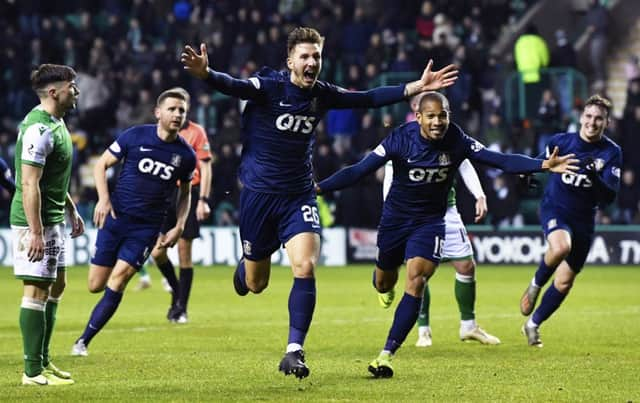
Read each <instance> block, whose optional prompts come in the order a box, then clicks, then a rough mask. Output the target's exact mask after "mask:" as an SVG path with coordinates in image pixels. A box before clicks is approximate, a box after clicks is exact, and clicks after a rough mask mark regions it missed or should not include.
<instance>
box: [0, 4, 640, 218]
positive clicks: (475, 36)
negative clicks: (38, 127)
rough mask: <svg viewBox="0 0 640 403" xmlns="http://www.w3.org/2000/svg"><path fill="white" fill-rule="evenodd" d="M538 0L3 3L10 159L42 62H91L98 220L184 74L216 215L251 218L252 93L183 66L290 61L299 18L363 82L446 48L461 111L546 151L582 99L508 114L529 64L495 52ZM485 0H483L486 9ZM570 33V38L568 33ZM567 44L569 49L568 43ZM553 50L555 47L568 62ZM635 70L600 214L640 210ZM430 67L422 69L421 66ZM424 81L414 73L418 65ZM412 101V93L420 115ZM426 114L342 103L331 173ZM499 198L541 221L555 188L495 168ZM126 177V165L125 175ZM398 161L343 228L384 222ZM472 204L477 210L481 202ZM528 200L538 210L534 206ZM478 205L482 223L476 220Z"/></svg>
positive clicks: (350, 79)
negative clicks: (186, 52) (133, 142)
mask: <svg viewBox="0 0 640 403" xmlns="http://www.w3.org/2000/svg"><path fill="white" fill-rule="evenodd" d="M532 3H535V0H519V1H514V0H511V1H509V0H504V1H484V2H483V1H467V0H456V1H452V0H448V1H445V0H424V1H423V0H409V1H403V2H398V1H393V0H385V1H372V0H349V1H337V0H322V1H316V2H309V1H305V0H266V1H248V0H247V1H245V0H236V1H229V0H219V1H215V2H209V1H188V0H175V1H174V0H133V1H125V0H99V1H92V2H83V1H79V0H75V1H74V0H69V1H64V2H46V1H43V0H21V1H19V2H18V1H5V2H2V3H1V4H0V21H1V22H2V24H3V26H4V35H2V36H1V37H0V45H1V49H2V52H3V58H4V62H3V74H2V77H1V78H0V89H1V90H2V92H3V94H4V96H3V97H2V98H0V107H1V108H2V110H3V116H2V120H1V121H0V157H2V158H4V159H5V160H6V161H7V162H8V163H9V164H10V165H13V160H14V148H15V141H16V137H17V129H16V128H17V126H18V123H19V120H20V119H21V118H22V117H23V116H24V115H25V114H26V113H27V112H28V111H29V110H30V109H31V108H32V107H33V106H34V105H36V104H37V99H36V98H35V95H34V94H33V91H32V90H31V88H30V85H29V74H30V72H31V70H32V69H33V68H34V67H35V66H37V65H39V64H41V63H60V64H66V65H69V66H72V67H74V69H76V71H77V72H78V78H77V82H78V86H79V89H80V91H81V94H82V96H81V97H80V100H79V104H78V107H77V110H76V111H75V112H73V113H71V114H70V115H69V116H68V118H67V119H66V121H67V125H68V127H69V130H70V132H71V134H72V137H73V141H74V169H73V172H74V174H73V175H74V176H73V178H72V187H73V191H72V192H71V193H72V194H73V195H77V200H76V201H77V204H78V209H79V211H80V212H81V213H82V214H83V216H84V217H85V220H86V221H87V222H89V221H91V220H90V219H88V218H89V217H91V214H92V210H93V205H94V203H95V201H96V199H97V196H96V193H95V187H94V185H93V179H92V174H91V172H92V164H93V163H94V162H95V160H96V158H97V156H98V154H99V153H100V152H101V151H102V150H104V149H105V148H106V147H107V146H108V145H109V144H110V143H111V142H112V141H113V139H114V138H115V136H117V134H118V133H119V132H120V131H121V130H123V129H124V128H127V127H130V126H132V125H136V124H142V123H149V122H153V121H154V120H155V118H154V115H153V108H154V102H155V99H156V98H157V96H158V94H160V93H161V92H162V91H163V90H165V89H167V88H170V87H173V86H182V87H184V88H187V89H188V90H189V92H190V94H191V99H192V106H191V116H190V117H191V119H192V120H194V121H196V122H198V123H200V124H201V125H202V126H204V127H205V129H206V130H207V134H208V136H209V140H210V143H211V145H212V148H213V152H214V154H215V159H214V165H213V184H214V185H213V196H212V199H211V206H212V209H213V211H214V214H212V217H211V219H210V222H209V224H212V225H223V226H224V225H235V224H237V206H238V194H239V187H240V186H241V185H240V184H239V183H238V181H237V179H236V178H237V177H236V170H237V167H238V164H239V161H240V152H241V146H240V144H241V141H240V109H241V105H240V103H238V102H237V101H236V100H233V99H232V98H228V97H225V96H222V95H220V94H213V93H211V92H210V91H209V90H207V88H206V86H205V85H204V84H203V83H202V82H200V81H199V80H195V79H192V78H190V77H189V76H188V75H187V74H185V73H184V72H183V71H182V67H181V65H180V62H179V53H180V51H181V49H182V47H183V45H184V44H187V43H190V44H197V43H200V42H206V43H207V46H208V50H209V55H210V60H209V63H210V65H211V67H212V68H213V69H215V70H218V71H223V72H229V73H230V74H231V75H232V76H235V77H248V76H250V75H251V74H253V73H254V72H256V71H257V70H258V69H259V68H260V67H261V66H263V65H268V66H270V67H273V68H284V67H285V66H284V65H283V63H284V60H285V54H286V41H285V39H286V35H287V33H288V32H289V31H291V30H292V29H293V28H294V27H296V26H299V25H304V26H311V27H314V28H316V29H318V30H319V31H320V33H321V34H323V35H325V37H326V40H325V47H324V53H323V62H324V67H323V73H322V75H321V77H320V78H321V79H326V80H329V81H331V82H335V83H337V84H340V85H342V86H344V87H345V88H351V89H365V88H370V87H372V86H374V85H379V84H380V83H381V81H380V77H381V76H382V75H385V76H386V77H393V76H394V74H396V75H401V74H402V73H409V72H417V71H420V70H421V69H422V66H424V64H425V63H426V60H428V59H430V58H432V59H433V60H434V62H435V65H434V68H435V69H439V68H441V67H443V66H445V65H446V64H448V63H455V64H457V65H458V66H459V69H460V77H459V79H458V82H457V83H456V84H455V85H454V86H453V87H451V88H449V89H448V90H447V91H446V95H447V97H448V98H449V100H450V101H451V107H452V112H453V116H454V117H455V119H456V121H457V122H460V123H461V124H462V125H463V127H464V129H465V130H466V131H467V132H468V133H470V134H471V135H473V136H474V137H476V138H478V139H479V140H480V141H482V142H484V143H485V144H486V145H487V146H489V147H491V148H494V149H497V150H501V151H508V152H522V153H525V154H529V155H537V154H538V151H539V146H538V143H539V140H540V135H541V134H544V133H555V132H558V131H562V130H565V129H566V128H567V126H568V125H570V124H575V122H576V115H575V113H574V111H575V110H578V111H579V110H580V106H581V105H580V100H577V101H576V105H574V106H575V108H574V109H572V110H571V111H564V110H562V108H561V107H560V105H559V101H558V99H557V97H556V96H557V94H554V92H553V91H551V90H547V91H544V92H543V96H542V99H541V101H540V107H539V108H537V113H536V116H528V119H525V120H518V121H513V122H507V121H506V119H505V116H504V114H503V103H502V101H501V99H500V98H501V95H500V94H501V92H502V88H503V84H502V83H503V81H504V78H505V77H506V75H507V74H508V73H509V72H511V71H512V70H513V68H512V66H511V65H509V64H508V63H506V62H505V61H504V60H501V59H499V58H498V57H496V56H495V55H492V54H490V53H489V48H490V45H491V44H492V43H493V42H494V41H495V40H496V39H497V38H498V37H499V35H500V34H501V32H502V30H503V29H504V26H503V22H504V21H510V22H513V21H515V20H517V18H518V17H519V16H521V15H522V14H523V13H524V12H525V10H526V9H527V7H529V6H530V5H531V4H532ZM480 5H482V7H481V6H480ZM560 36H561V35H559V36H558V39H559V40H558V43H557V44H556V45H555V47H554V48H553V50H556V48H557V47H560V46H565V45H566V40H565V42H564V43H561V41H560V39H561V38H560ZM552 54H553V51H552ZM552 61H553V60H552ZM635 63H636V65H635V69H634V66H633V63H632V62H631V61H630V65H629V69H628V77H627V78H628V80H629V90H628V96H627V105H626V106H625V108H624V115H623V117H622V118H621V119H619V120H614V122H613V124H612V126H611V128H610V130H609V132H608V135H609V136H610V137H612V138H613V139H614V140H615V141H616V142H618V143H619V144H620V145H621V147H622V149H623V150H625V153H624V161H625V169H624V170H623V174H622V187H621V190H620V195H619V198H618V201H617V203H616V204H615V205H614V206H613V207H611V208H610V209H609V210H606V211H605V212H604V213H602V214H600V215H599V216H598V220H599V222H600V223H639V222H640V208H639V203H640V179H637V178H636V177H637V176H638V175H639V174H640V156H639V155H638V154H637V153H635V155H634V153H633V152H632V150H634V149H637V148H638V145H639V144H638V140H637V135H636V133H638V132H639V131H640V70H639V69H638V67H637V59H636V61H635ZM418 75H419V74H418V73H415V75H414V76H412V77H414V78H417V77H418ZM412 79H413V78H412ZM408 111H409V107H408V105H407V107H406V112H408ZM410 118H411V116H406V117H405V116H404V115H402V116H398V114H397V113H392V112H391V111H389V110H383V112H382V113H380V112H377V111H367V110H340V111H331V112H330V113H329V114H328V115H327V118H326V119H325V121H324V122H323V123H322V124H321V125H319V126H318V130H317V135H318V137H317V141H316V147H315V152H314V172H315V175H316V179H317V180H322V179H324V178H326V177H327V176H329V174H331V173H332V172H334V171H336V170H337V169H338V168H339V167H341V166H343V165H345V164H349V163H352V162H354V161H356V160H358V159H360V158H361V157H362V155H363V154H364V153H365V152H366V151H367V150H370V149H371V148H372V147H374V146H375V145H376V144H378V143H379V142H380V140H381V139H382V138H383V137H384V136H385V135H386V134H387V133H388V131H389V128H390V127H392V126H394V125H397V124H398V123H401V122H402V121H403V120H404V119H410ZM480 175H481V178H482V180H483V184H484V188H485V191H486V192H487V195H488V198H489V209H490V216H491V218H490V219H489V221H490V223H491V224H493V225H496V226H500V225H522V224H537V223H538V218H537V213H536V212H535V208H534V211H533V214H531V215H527V214H526V213H525V214H523V213H522V211H523V208H522V206H524V205H526V204H527V203H529V205H534V206H535V205H536V203H537V199H536V197H539V195H540V194H532V193H531V191H530V190H527V189H525V187H522V186H519V184H518V181H517V178H514V177H512V176H506V175H502V173H501V172H500V171H497V170H495V169H484V168H482V169H481V170H480ZM112 177H114V178H115V177H116V175H112ZM381 186H382V172H381V171H380V172H378V173H377V174H376V175H375V176H371V177H369V178H368V179H367V180H365V181H362V182H361V183H360V184H358V185H357V186H355V187H353V188H350V189H346V190H344V191H342V192H341V193H338V194H336V195H334V198H333V199H330V200H329V202H330V203H331V204H332V205H333V206H335V210H334V217H335V220H334V225H343V226H359V227H371V228H372V227H375V226H376V224H377V222H378V218H379V215H380V207H381V197H382V196H381V190H380V189H381ZM0 192H1V197H0V211H1V213H0V225H7V222H8V219H7V215H8V213H7V212H8V204H9V196H8V193H7V192H5V191H0ZM469 197H470V196H469V195H466V194H465V192H462V191H461V192H460V197H459V198H460V199H461V204H462V208H461V213H462V214H463V217H464V218H465V221H467V222H471V221H472V217H473V211H472V207H473V203H471V202H469ZM465 205H466V206H468V207H469V208H465ZM525 210H526V209H525ZM469 217H471V220H470V219H469Z"/></svg>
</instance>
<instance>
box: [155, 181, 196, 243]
mask: <svg viewBox="0 0 640 403" xmlns="http://www.w3.org/2000/svg"><path fill="white" fill-rule="evenodd" d="M177 197H178V190H177V189H176V192H175V194H174V196H173V198H172V199H171V205H170V206H169V209H168V210H167V216H166V217H165V219H164V222H163V223H162V228H161V229H160V232H161V233H163V234H166V233H167V232H169V231H170V230H171V229H172V228H173V227H175V226H176V221H177V217H176V207H177V206H176V201H177ZM199 200H200V186H192V187H191V207H190V208H189V215H188V216H187V222H186V223H185V224H184V231H183V232H182V235H180V238H182V239H188V240H192V239H196V238H200V221H198V219H197V218H196V209H197V208H198V201H199Z"/></svg>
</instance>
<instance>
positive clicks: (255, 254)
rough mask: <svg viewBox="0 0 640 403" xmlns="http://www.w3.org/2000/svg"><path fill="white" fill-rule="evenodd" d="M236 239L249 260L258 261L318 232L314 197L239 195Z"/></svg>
mask: <svg viewBox="0 0 640 403" xmlns="http://www.w3.org/2000/svg"><path fill="white" fill-rule="evenodd" d="M239 227H240V239H241V240H242V252H243V255H244V257H246V258H247V259H249V260H261V259H264V258H266V257H268V256H271V254H272V253H273V252H275V251H276V250H278V248H280V245H282V244H285V243H286V242H287V241H288V240H289V239H291V238H293V236H294V235H297V234H300V233H303V232H314V233H316V234H321V233H322V227H321V226H320V217H319V216H318V205H317V203H316V197H315V194H314V193H312V192H309V193H303V194H292V195H283V194H271V193H260V192H254V191H252V190H250V189H247V188H244V189H242V192H240V224H239Z"/></svg>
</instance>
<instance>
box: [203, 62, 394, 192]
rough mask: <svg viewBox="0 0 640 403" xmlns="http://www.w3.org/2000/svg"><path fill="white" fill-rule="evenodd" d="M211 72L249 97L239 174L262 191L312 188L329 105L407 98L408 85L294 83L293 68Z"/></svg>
mask: <svg viewBox="0 0 640 403" xmlns="http://www.w3.org/2000/svg"><path fill="white" fill-rule="evenodd" d="M210 74H211V76H210V80H209V82H210V83H211V84H212V85H213V86H214V87H215V88H216V89H218V90H220V91H222V92H223V93H226V94H228V95H231V96H236V97H239V98H242V99H247V100H248V102H247V104H246V107H245V108H244V110H243V112H242V132H243V136H244V138H243V148H242V160H241V164H240V169H239V176H240V180H241V182H242V183H243V185H244V186H246V187H247V188H248V189H251V190H253V191H256V192H263V193H279V194H299V193H306V192H309V191H311V190H312V188H313V181H312V166H311V155H312V147H313V143H314V140H315V133H314V131H315V127H316V126H317V125H318V123H319V122H320V120H321V119H322V118H323V116H324V115H325V114H326V112H327V111H328V110H329V109H340V108H359V107H362V108H364V107H375V106H382V105H386V104H389V103H393V102H399V101H401V100H402V99H404V85H402V86H395V87H380V88H376V89H373V90H370V91H364V92H359V91H347V90H345V89H342V88H340V87H337V86H335V85H333V84H329V83H326V82H324V81H317V82H316V83H315V85H314V86H313V87H312V88H311V89H303V88H299V87H297V86H296V85H294V84H293V83H291V81H290V76H289V73H288V72H277V71H275V70H272V69H270V68H267V67H265V68H263V69H262V70H260V72H259V73H258V74H257V76H255V77H251V78H250V79H248V80H237V79H233V78H231V77H229V76H226V75H224V74H221V73H217V72H213V71H211V72H210Z"/></svg>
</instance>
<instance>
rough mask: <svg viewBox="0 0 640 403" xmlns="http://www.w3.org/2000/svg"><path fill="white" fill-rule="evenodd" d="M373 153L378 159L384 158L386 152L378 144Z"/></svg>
mask: <svg viewBox="0 0 640 403" xmlns="http://www.w3.org/2000/svg"><path fill="white" fill-rule="evenodd" d="M373 153H374V154H375V155H377V156H379V157H384V156H386V155H387V151H386V150H385V149H384V147H383V146H382V144H378V146H377V147H376V148H375V149H374V150H373Z"/></svg>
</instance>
